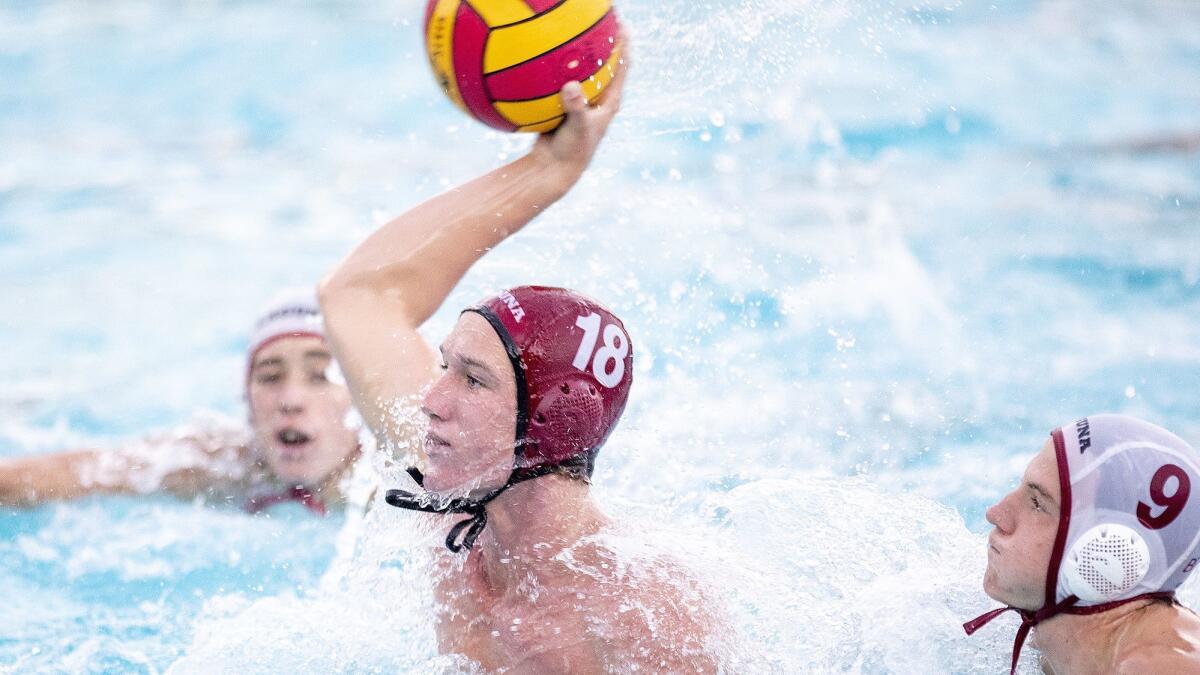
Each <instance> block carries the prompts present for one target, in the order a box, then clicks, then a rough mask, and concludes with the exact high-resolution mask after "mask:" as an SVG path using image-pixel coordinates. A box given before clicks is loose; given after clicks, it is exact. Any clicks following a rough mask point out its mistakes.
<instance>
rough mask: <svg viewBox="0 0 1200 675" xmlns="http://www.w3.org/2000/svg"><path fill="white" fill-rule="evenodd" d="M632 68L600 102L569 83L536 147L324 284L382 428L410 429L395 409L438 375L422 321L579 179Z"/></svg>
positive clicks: (363, 397) (358, 256)
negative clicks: (562, 117) (562, 114)
mask: <svg viewBox="0 0 1200 675" xmlns="http://www.w3.org/2000/svg"><path fill="white" fill-rule="evenodd" d="M625 70H626V68H624V67H618V71H617V73H616V75H615V77H614V78H613V81H612V84H611V85H610V88H609V90H608V91H607V92H606V94H605V95H604V96H603V97H602V100H600V101H599V103H598V105H596V106H595V107H591V108H589V107H588V106H587V102H586V100H585V99H584V97H583V93H582V91H581V88H580V87H579V85H578V83H572V84H569V85H567V86H566V87H564V88H563V91H562V98H563V105H564V107H565V108H566V110H567V113H568V114H567V119H566V121H565V122H564V123H563V124H562V126H561V127H559V129H558V130H557V131H555V132H554V133H552V134H547V135H544V136H542V137H541V138H539V139H538V140H537V142H536V143H535V144H534V147H533V149H532V150H531V151H530V152H529V154H527V155H525V156H524V157H521V158H520V159H518V160H516V161H514V162H512V163H510V164H508V165H506V166H503V167H501V168H499V169H496V170H494V171H491V172H489V173H487V174H485V175H483V176H481V177H479V178H476V179H475V180H473V181H471V182H469V183H467V184H465V185H463V186H461V187H458V188H455V189H452V190H450V191H449V192H446V193H444V194H441V195H439V196H437V197H434V198H432V199H430V200H428V201H426V202H425V203H423V204H421V205H419V206H417V207H415V208H413V209H412V210H410V211H408V212H407V213H405V214H403V215H401V216H400V217H398V218H396V219H395V220H392V221H391V222H389V223H387V224H386V225H384V226H383V227H382V228H380V229H379V230H378V231H376V232H375V233H374V234H372V235H371V236H369V237H368V238H367V239H366V241H364V242H363V243H362V244H361V245H359V246H358V248H356V249H355V250H354V251H353V252H352V253H351V254H350V255H349V256H348V257H347V258H346V259H345V260H343V261H342V263H341V264H340V265H338V267H337V268H336V269H335V270H334V271H333V272H332V274H330V275H329V276H328V277H327V278H326V279H325V280H324V281H323V282H322V283H321V285H320V288H319V297H320V301H321V309H322V312H323V313H324V316H325V326H326V330H327V332H328V334H329V339H330V342H331V344H332V346H333V349H334V352H335V354H336V356H337V360H338V363H339V364H340V365H341V368H342V371H343V373H344V374H345V376H346V381H347V383H348V384H349V386H350V391H351V393H352V394H353V396H354V402H355V405H356V406H357V407H358V409H359V411H360V412H362V414H363V417H364V419H365V420H366V422H367V424H368V425H369V426H370V427H371V429H372V431H374V432H375V434H376V436H378V437H380V438H381V439H384V440H401V441H402V440H405V439H407V438H409V437H410V432H409V431H408V425H407V424H405V423H404V421H402V420H399V419H397V418H396V415H395V414H394V413H395V411H394V410H393V408H394V406H395V405H396V403H397V402H398V401H401V400H404V399H408V398H411V397H413V396H415V395H417V394H418V393H419V392H420V391H421V389H422V388H423V387H424V386H425V385H426V384H428V383H429V382H430V381H431V380H432V379H433V377H434V374H435V370H434V365H435V363H436V362H435V357H434V354H433V350H432V349H431V348H430V346H429V345H428V344H426V342H425V341H424V340H423V339H422V337H421V336H420V334H419V333H418V332H417V329H418V327H420V326H421V324H423V323H424V322H425V321H426V320H427V319H428V318H429V317H430V316H431V315H432V314H433V313H434V312H436V311H437V309H438V307H439V306H441V304H442V302H443V301H444V300H445V299H446V296H447V295H449V294H450V291H451V290H452V289H453V288H454V286H455V285H456V284H457V283H458V281H459V280H460V279H462V277H463V275H465V274H466V273H467V270H469V269H470V268H471V266H472V265H474V264H475V262H476V261H477V260H479V259H480V258H482V257H483V256H484V254H486V253H487V252H488V251H490V250H491V249H492V248H494V247H495V246H497V245H498V244H500V242H502V241H504V240H505V239H507V238H508V237H509V236H511V235H512V234H514V233H515V232H517V231H519V230H520V229H521V228H523V227H524V226H525V225H526V224H527V223H528V222H529V221H531V220H532V219H533V218H534V217H535V216H537V215H538V214H539V213H541V212H542V211H543V210H545V209H546V208H547V207H549V206H550V205H551V204H553V203H554V202H556V201H557V200H558V199H560V198H561V197H562V196H563V195H565V194H566V193H567V191H568V190H570V188H571V186H573V185H574V184H575V182H576V181H578V180H579V178H580V176H581V175H582V174H583V171H584V169H586V168H587V165H588V164H589V163H590V162H591V159H592V155H593V154H594V153H595V151H596V147H597V146H598V145H599V143H600V140H601V138H603V136H604V132H605V131H606V129H607V128H608V125H609V122H610V121H611V120H612V118H613V116H614V115H616V113H617V110H618V109H619V107H620V93H621V88H622V86H623V80H624V73H625Z"/></svg>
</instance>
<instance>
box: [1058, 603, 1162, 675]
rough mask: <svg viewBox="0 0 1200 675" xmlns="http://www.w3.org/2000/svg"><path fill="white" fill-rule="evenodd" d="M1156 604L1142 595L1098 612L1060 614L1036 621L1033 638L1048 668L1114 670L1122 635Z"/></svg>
mask: <svg viewBox="0 0 1200 675" xmlns="http://www.w3.org/2000/svg"><path fill="white" fill-rule="evenodd" d="M1156 604H1158V603H1157V602H1156V601H1154V600H1151V599H1142V600H1135V601H1133V602H1130V603H1127V604H1124V605H1120V606H1118V607H1114V608H1113V609H1110V610H1108V611H1106V612H1100V613H1098V614H1059V615H1058V616H1055V617H1052V618H1050V619H1047V620H1046V621H1044V622H1042V623H1040V624H1038V625H1037V627H1036V628H1034V639H1035V641H1036V644H1037V648H1038V649H1039V650H1040V651H1041V652H1042V658H1043V660H1044V661H1045V662H1046V663H1047V664H1048V665H1049V666H1050V668H1051V672H1054V673H1076V672H1113V670H1114V665H1115V661H1116V656H1117V654H1118V650H1119V648H1120V644H1121V638H1122V636H1123V635H1124V634H1125V632H1126V631H1128V630H1129V629H1130V628H1132V627H1133V626H1134V625H1135V624H1136V623H1137V622H1138V621H1140V620H1141V619H1142V618H1143V616H1144V615H1145V613H1146V612H1147V611H1151V610H1152V608H1153V606H1154V605H1156Z"/></svg>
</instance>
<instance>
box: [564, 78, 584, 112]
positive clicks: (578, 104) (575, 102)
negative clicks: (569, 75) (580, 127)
mask: <svg viewBox="0 0 1200 675" xmlns="http://www.w3.org/2000/svg"><path fill="white" fill-rule="evenodd" d="M559 97H560V98H561V99H562V106H563V110H565V111H566V113H567V116H568V117H570V116H572V115H578V114H579V113H581V112H583V110H584V108H587V97H585V96H584V95H583V85H581V84H579V83H578V82H576V81H574V80H572V81H570V82H568V83H566V84H564V85H563V88H562V90H561V91H560V92H559Z"/></svg>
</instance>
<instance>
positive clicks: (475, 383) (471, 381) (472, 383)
mask: <svg viewBox="0 0 1200 675" xmlns="http://www.w3.org/2000/svg"><path fill="white" fill-rule="evenodd" d="M482 386H483V383H482V382H480V381H479V380H477V379H475V378H473V377H471V376H470V375H467V387H468V388H470V389H478V388H480V387H482Z"/></svg>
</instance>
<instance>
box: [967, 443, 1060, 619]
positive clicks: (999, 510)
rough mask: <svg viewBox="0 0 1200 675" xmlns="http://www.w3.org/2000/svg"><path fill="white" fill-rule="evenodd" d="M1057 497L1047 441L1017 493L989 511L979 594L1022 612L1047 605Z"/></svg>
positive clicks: (1055, 466) (1052, 457)
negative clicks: (983, 571)
mask: <svg viewBox="0 0 1200 675" xmlns="http://www.w3.org/2000/svg"><path fill="white" fill-rule="evenodd" d="M1060 493H1061V490H1060V487H1059V483H1058V464H1057V460H1056V459H1055V454H1054V442H1053V441H1047V442H1046V444H1045V445H1043V446H1042V449H1041V451H1040V452H1038V454H1037V455H1036V456H1035V457H1034V458H1033V460H1031V461H1030V462H1029V466H1028V467H1026V469H1025V474H1024V475H1023V476H1022V477H1021V482H1020V484H1019V485H1017V487H1016V489H1014V490H1013V491H1012V492H1010V493H1008V494H1007V495H1005V496H1004V498H1003V499H1001V500H1000V501H999V502H997V503H996V504H995V505H994V506H992V507H991V508H989V509H988V510H987V521H988V522H989V523H991V524H992V527H993V529H992V532H991V535H990V536H988V566H987V571H986V572H985V573H984V577H983V590H984V591H985V592H986V593H987V594H988V595H989V596H991V597H992V598H994V599H996V600H999V601H1000V602H1002V603H1004V604H1006V605H1011V606H1013V607H1020V608H1021V609H1031V610H1036V609H1039V608H1041V606H1042V605H1043V604H1044V603H1045V599H1046V571H1047V569H1048V568H1049V567H1050V553H1051V549H1052V548H1053V547H1054V538H1055V536H1056V535H1057V534H1058V518H1059V498H1060Z"/></svg>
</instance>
